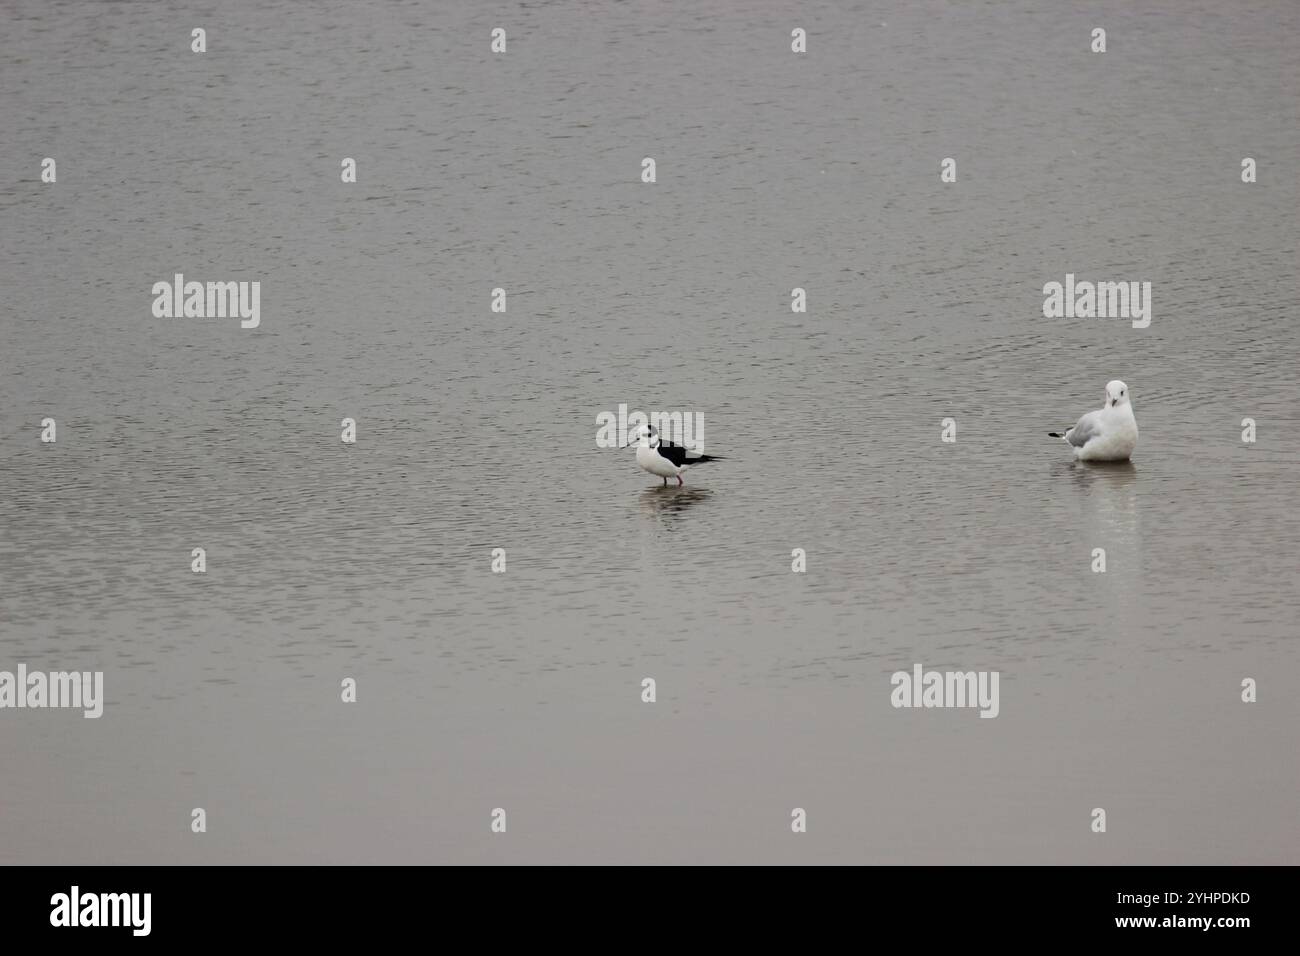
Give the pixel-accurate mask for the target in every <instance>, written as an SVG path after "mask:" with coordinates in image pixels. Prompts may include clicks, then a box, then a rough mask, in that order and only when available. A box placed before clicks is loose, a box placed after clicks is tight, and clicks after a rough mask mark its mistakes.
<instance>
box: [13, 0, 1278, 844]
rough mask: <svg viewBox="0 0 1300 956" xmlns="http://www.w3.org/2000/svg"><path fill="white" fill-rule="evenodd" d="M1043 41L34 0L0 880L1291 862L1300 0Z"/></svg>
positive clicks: (763, 18)
mask: <svg viewBox="0 0 1300 956" xmlns="http://www.w3.org/2000/svg"><path fill="white" fill-rule="evenodd" d="M1037 6H1038V7H1039V9H1035V5H1030V4H1024V3H1009V4H1002V3H980V4H961V5H957V4H952V5H949V4H931V3H921V4H911V3H908V4H902V3H899V4H886V5H885V6H884V7H882V6H881V5H879V4H866V3H863V4H858V5H856V6H852V5H842V4H831V3H814V4H811V5H809V4H775V3H771V4H769V3H763V4H740V3H714V4H708V5H695V4H669V3H663V4H659V3H628V4H599V5H597V4H548V5H531V4H522V5H512V4H506V3H503V4H497V5H493V6H492V7H491V9H486V8H485V9H479V8H477V7H472V6H470V5H461V4H422V3H394V4H391V5H387V6H385V7H384V8H382V10H381V11H376V10H375V9H372V8H370V7H366V6H358V5H356V4H351V3H330V4H318V5H312V6H310V7H307V6H303V5H298V4H290V3H286V2H283V0H274V2H269V3H257V4H252V3H247V4H243V3H241V4H231V5H222V6H220V7H219V8H214V9H212V10H204V11H201V13H198V12H194V11H192V10H190V9H188V8H186V7H184V6H182V5H172V4H166V5H158V4H147V3H105V4H86V3H61V4H46V3H38V2H19V3H11V4H7V5H6V6H5V8H4V12H3V14H0V15H2V16H3V19H4V29H3V31H0V54H2V55H0V89H3V95H2V97H0V128H3V129H4V130H5V133H6V135H5V137H4V149H3V153H2V155H0V163H2V164H3V176H0V223H3V238H2V239H0V283H2V288H3V296H4V298H3V307H2V308H0V345H2V347H0V490H2V492H3V493H2V494H0V669H12V668H13V667H14V666H16V664H17V663H18V662H23V663H26V664H27V665H28V667H29V668H32V669H37V668H43V669H69V668H75V669H81V670H96V669H100V670H103V671H104V672H105V683H106V690H107V697H108V703H107V706H106V711H105V715H104V717H103V718H102V719H101V720H98V721H87V720H83V719H82V718H81V716H80V714H79V713H72V712H55V711H46V712H33V711H22V712H15V711H6V712H4V713H3V714H0V766H2V767H3V771H2V772H0V861H3V862H9V863H73V862H76V863H143V862H179V863H210V862H217V863H227V862H334V863H342V862H541V861H554V862H654V863H666V862H837V863H843V862H883V863H920V862H951V863H976V862H996V863H1009V862H1051V863H1057V862H1088V863H1102V862H1120V863H1248V862H1249V863H1262V862H1269V863H1294V862H1296V859H1297V851H1298V850H1300V822H1298V820H1300V817H1298V815H1297V812H1296V811H1297V800H1296V794H1297V793H1298V792H1300V771H1298V770H1297V763H1296V759H1295V728H1296V726H1297V719H1298V718H1300V703H1297V701H1300V687H1297V683H1298V682H1300V681H1298V678H1300V653H1298V645H1297V640H1298V632H1297V624H1296V622H1297V619H1300V596H1298V595H1297V589H1296V568H1297V544H1298V543H1300V517H1298V516H1297V515H1298V513H1297V511H1296V508H1295V488H1296V473H1297V464H1298V463H1300V451H1297V447H1296V442H1295V434H1296V431H1297V428H1298V427H1300V413H1298V411H1297V410H1298V409H1300V385H1298V384H1297V374H1296V371H1297V368H1300V329H1298V327H1297V315H1296V302H1297V298H1298V297H1300V282H1298V280H1297V275H1298V270H1297V249H1296V240H1295V237H1296V230H1295V211H1296V207H1297V199H1298V198H1300V196H1298V195H1297V192H1298V191H1297V185H1296V183H1297V178H1296V175H1295V170H1296V161H1297V159H1298V158H1300V156H1298V155H1297V153H1298V150H1297V146H1296V138H1295V133H1294V131H1295V129H1297V128H1298V127H1300V122H1298V120H1300V115H1298V114H1300V109H1298V107H1297V104H1298V103H1300V99H1298V98H1297V95H1296V94H1297V90H1298V89H1300V84H1298V78H1300V45H1297V43H1296V36H1297V31H1300V8H1297V7H1296V6H1295V5H1294V4H1292V3H1287V2H1277V3H1260V4H1252V5H1250V6H1249V7H1248V8H1238V7H1237V6H1236V5H1234V6H1233V7H1232V9H1225V8H1223V7H1222V6H1221V5H1219V4H1215V3H1210V2H1208V0H1205V2H1202V0H1195V2H1191V3H1174V2H1163V3H1156V4H1144V5H1142V6H1141V8H1135V7H1134V6H1133V5H1131V4H1128V3H1109V4H1107V3H1103V4H1101V5H1100V6H1099V7H1098V6H1096V5H1094V7H1093V8H1090V9H1089V10H1088V11H1083V10H1078V11H1073V10H1065V9H1064V8H1061V7H1058V6H1056V5H1037ZM1094 21H1096V22H1095V23H1094ZM1097 24H1102V25H1104V26H1106V28H1107V30H1108V35H1109V40H1108V44H1109V52H1107V53H1106V54H1105V55H1104V56H1098V55H1094V54H1091V53H1089V52H1088V36H1089V33H1090V30H1091V28H1092V27H1093V26H1094V25H1097ZM496 25H500V26H503V27H505V28H506V30H507V32H508V35H509V52H508V54H507V55H505V56H492V55H491V54H490V53H489V52H488V33H489V30H490V28H491V27H492V26H496ZM798 25H802V26H805V27H806V28H807V29H808V30H809V34H810V40H809V45H810V52H809V53H808V54H807V55H805V56H795V55H793V54H791V53H790V52H789V34H790V30H791V29H792V28H793V27H794V26H798ZM195 26H203V27H205V29H206V30H207V33H208V49H209V52H208V53H206V54H204V55H202V56H200V55H196V54H193V53H191V52H189V39H188V37H189V31H190V30H191V29H192V28H193V27H195ZM45 156H53V157H55V158H56V159H57V162H58V182H57V184H55V185H52V186H51V185H42V184H41V183H40V182H39V181H38V179H39V164H40V160H41V158H42V157H45ZM344 156H350V157H355V158H356V159H357V162H358V167H359V176H358V178H359V181H358V183H357V184H355V185H347V186H345V185H343V184H342V183H340V182H339V163H340V159H341V157H344ZM645 156H653V157H655V159H656V161H657V164H658V170H657V172H658V182H657V183H655V184H654V185H645V184H642V183H641V182H640V181H639V172H640V163H641V159H642V158H643V157H645ZM949 156H951V157H954V158H956V159H957V163H958V177H959V178H958V183H957V184H955V185H946V186H945V185H942V184H940V183H939V180H938V166H939V162H940V160H941V159H942V158H944V157H949ZM1243 156H1252V157H1254V158H1255V159H1256V160H1257V162H1258V164H1259V182H1258V183H1256V184H1254V185H1249V186H1248V185H1244V184H1242V183H1241V182H1240V178H1239V168H1240V161H1241V158H1242V157H1243ZM175 272H183V273H185V274H186V276H187V277H188V278H193V279H199V280H227V279H259V280H261V282H262V298H261V309H262V325H261V327H260V328H259V329H257V330H256V331H244V330H241V329H240V328H239V324H238V322H237V321H233V320H221V319H214V320H199V319H173V320H167V319H154V318H153V317H152V315H151V313H150V304H151V302H152V296H151V295H150V294H149V290H150V288H151V286H152V284H153V283H154V282H156V281H159V280H170V278H171V277H172V275H173V274H174V273H175ZM1067 272H1072V273H1075V274H1077V275H1078V276H1079V277H1080V278H1086V279H1110V280H1129V279H1131V280H1144V281H1150V282H1151V283H1152V286H1153V318H1152V322H1151V326H1150V327H1149V328H1147V329H1145V330H1135V329H1131V328H1130V327H1129V324H1128V322H1126V321H1123V320H1074V321H1070V320H1048V319H1044V318H1043V317H1042V314H1041V308H1042V299H1043V296H1042V292H1041V289H1042V286H1043V284H1044V283H1045V282H1049V281H1063V280H1064V277H1065V274H1066V273H1067ZM498 286H500V287H503V288H505V289H506V290H507V291H508V295H509V298H508V303H509V304H508V312H507V313H505V314H493V313H491V312H490V311H489V309H488V305H489V298H490V294H491V290H492V289H493V288H494V287H498ZM796 286H799V287H803V288H805V289H807V290H808V300H809V311H808V313H807V314H806V315H796V314H793V313H791V311H790V307H789V302H790V290H791V289H792V288H794V287H796ZM1111 378H1122V379H1124V380H1125V381H1126V382H1127V383H1128V384H1129V386H1130V387H1131V388H1132V394H1133V397H1134V408H1135V411H1136V414H1137V418H1138V421H1139V424H1140V427H1141V436H1142V437H1141V443H1140V445H1139V448H1138V451H1137V454H1136V455H1135V457H1134V461H1133V463H1132V464H1131V466H1125V467H1111V468H1097V467H1085V466H1080V465H1076V464H1073V463H1072V462H1071V461H1070V460H1069V455H1068V454H1067V453H1066V450H1065V449H1064V448H1063V447H1062V446H1061V445H1060V443H1058V442H1053V441H1052V440H1051V439H1049V438H1047V437H1046V434H1045V433H1046V432H1047V431H1048V430H1051V429H1053V428H1056V427H1058V426H1061V425H1068V424H1070V423H1072V422H1073V421H1074V419H1075V418H1076V417H1077V416H1078V415H1079V414H1081V413H1082V412H1084V411H1087V410H1089V409H1091V408H1094V407H1097V405H1098V404H1099V402H1100V400H1101V395H1102V391H1103V387H1104V385H1105V383H1106V381H1107V380H1108V379H1111ZM620 403H627V404H629V405H630V406H631V407H633V408H640V409H643V410H647V411H648V410H659V409H664V410H674V409H676V410H686V411H692V412H695V413H697V414H700V415H702V416H703V417H704V419H705V423H706V430H705V436H706V444H707V450H708V451H709V453H711V454H715V455H724V456H726V457H727V461H725V462H721V463H718V464H716V465H709V466H706V467H701V468H699V469H696V470H694V471H693V472H691V473H690V474H689V475H688V476H687V484H686V486H685V488H675V487H674V488H667V489H665V488H662V487H659V486H657V483H656V481H655V480H654V479H651V478H650V476H648V475H646V474H644V473H643V472H641V471H640V470H639V469H637V467H636V465H635V462H634V461H633V456H632V452H631V451H618V450H607V449H601V448H598V447H597V446H596V442H595V435H596V416H597V414H598V413H600V412H601V411H603V410H615V409H617V407H618V405H619V404H620ZM46 416H50V417H54V418H55V419H57V421H58V441H57V443H56V444H55V445H42V444H41V443H40V442H39V440H38V435H39V423H40V421H41V419H42V418H44V417H46ZM1247 416H1249V417H1252V418H1254V419H1255V420H1256V421H1257V423H1258V441H1257V442H1256V443H1255V444H1253V445H1248V444H1243V442H1242V441H1241V439H1240V432H1241V420H1242V418H1243V417H1247ZM344 417H354V418H355V419H356V420H357V422H358V436H359V437H358V441H357V443H356V445H355V446H350V447H349V446H346V445H344V444H342V443H341V442H340V441H339V422H340V420H341V419H342V418H344ZM946 417H952V418H954V419H956V421H957V423H958V440H957V442H956V443H955V444H945V443H942V442H940V441H939V432H940V421H941V420H942V419H943V418H946ZM194 547H203V548H205V549H206V551H207V556H208V557H207V560H208V572H207V574H206V575H203V576H200V575H195V574H192V573H190V570H189V561H190V557H189V555H190V549H191V548H194ZM498 547H499V548H505V549H506V551H507V555H508V559H507V560H508V571H507V573H506V574H503V575H494V574H491V573H490V572H489V562H490V552H491V550H492V549H493V548H498ZM1097 547H1102V548H1105V549H1106V552H1107V567H1108V570H1107V573H1105V574H1104V575H1102V574H1093V573H1092V572H1091V571H1090V563H1091V552H1092V549H1093V548H1097ZM794 548H803V549H805V550H806V552H807V556H808V557H807V561H808V571H807V573H806V574H804V575H796V574H792V573H791V572H790V561H791V558H790V554H791V550H792V549H794ZM917 662H920V663H923V664H924V665H926V667H934V668H941V669H943V668H961V669H986V670H999V671H1000V672H1001V674H1002V684H1001V715H1000V716H999V717H998V719H996V720H979V719H977V718H976V716H975V713H974V712H970V711H963V712H953V711H924V712H922V711H898V710H894V709H893V708H891V707H890V706H889V690H890V686H889V675H890V674H891V673H892V672H893V671H895V670H899V669H908V670H910V668H911V666H912V665H913V664H914V663H917ZM347 676H351V677H355V678H356V679H357V681H358V702H357V703H356V704H355V705H352V706H344V705H343V704H341V703H340V701H339V682H340V681H341V680H342V679H343V678H344V677H347ZM646 676H651V677H654V678H655V679H656V680H657V682H658V693H659V701H658V703H657V704H655V705H654V706H648V705H645V704H642V703H641V702H640V681H641V679H642V678H643V677H646ZM1245 677H1253V678H1255V679H1257V680H1258V681H1259V687H1260V689H1259V702H1258V703H1257V704H1255V705H1251V706H1247V705H1244V704H1242V703H1240V701H1239V694H1240V682H1241V680H1242V679H1243V678H1245ZM200 806H201V807H204V808H205V809H206V811H207V813H208V821H209V832H208V833H207V834H205V835H202V836H199V835H194V834H191V833H190V832H189V818H190V809H191V808H192V807H200ZM795 806H800V807H805V808H807V810H808V812H809V832H808V833H807V834H806V836H805V837H801V838H800V839H798V840H795V839H793V838H792V837H791V836H790V834H789V814H790V809H791V808H792V807H795ZM1097 806H1101V807H1105V808H1106V809H1107V812H1108V814H1109V818H1110V819H1109V831H1108V833H1107V834H1106V835H1105V836H1097V835H1095V834H1092V833H1091V832H1090V831H1089V828H1088V823H1089V816H1088V815H1089V812H1090V811H1091V809H1092V808H1093V807H1097ZM494 807H504V808H506V809H507V811H508V813H509V833H508V835H507V837H505V838H494V837H492V835H491V834H490V833H489V830H488V815H489V813H490V811H491V809H492V808H494Z"/></svg>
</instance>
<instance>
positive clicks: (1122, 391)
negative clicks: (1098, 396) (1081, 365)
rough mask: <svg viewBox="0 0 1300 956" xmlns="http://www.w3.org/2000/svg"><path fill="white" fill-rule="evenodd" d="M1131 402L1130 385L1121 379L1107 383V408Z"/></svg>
mask: <svg viewBox="0 0 1300 956" xmlns="http://www.w3.org/2000/svg"><path fill="white" fill-rule="evenodd" d="M1128 403H1129V394H1128V386H1127V385H1125V384H1124V383H1123V382H1121V381H1120V380H1119V379H1115V380H1114V381H1111V382H1107V383H1106V404H1105V406H1104V407H1106V408H1119V407H1120V406H1122V405H1127V404H1128Z"/></svg>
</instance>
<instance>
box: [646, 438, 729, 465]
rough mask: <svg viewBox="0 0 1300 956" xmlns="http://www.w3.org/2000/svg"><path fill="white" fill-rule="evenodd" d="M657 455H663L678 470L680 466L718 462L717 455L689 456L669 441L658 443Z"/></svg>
mask: <svg viewBox="0 0 1300 956" xmlns="http://www.w3.org/2000/svg"><path fill="white" fill-rule="evenodd" d="M659 454H661V455H663V456H664V457H665V458H667V459H668V460H669V461H671V462H672V463H673V464H674V465H676V466H677V467H678V468H680V467H681V466H682V465H701V464H703V463H704V462H706V461H718V456H717V455H694V456H692V455H690V454H689V453H688V452H687V451H686V449H685V448H683V447H682V446H681V445H674V444H673V443H672V442H670V441H662V440H661V441H660V442H659Z"/></svg>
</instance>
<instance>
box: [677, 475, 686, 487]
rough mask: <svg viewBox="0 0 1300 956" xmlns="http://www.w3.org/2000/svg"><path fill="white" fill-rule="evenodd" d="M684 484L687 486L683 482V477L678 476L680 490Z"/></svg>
mask: <svg viewBox="0 0 1300 956" xmlns="http://www.w3.org/2000/svg"><path fill="white" fill-rule="evenodd" d="M684 484H686V482H684V481H682V476H681V475H678V476H677V486H678V487H679V488H680V487H681V486H682V485H684Z"/></svg>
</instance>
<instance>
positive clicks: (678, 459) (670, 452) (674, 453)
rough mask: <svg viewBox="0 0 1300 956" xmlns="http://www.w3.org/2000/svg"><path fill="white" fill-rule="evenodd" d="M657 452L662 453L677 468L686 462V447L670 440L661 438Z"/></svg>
mask: <svg viewBox="0 0 1300 956" xmlns="http://www.w3.org/2000/svg"><path fill="white" fill-rule="evenodd" d="M659 454H661V455H663V456H664V457H665V458H667V459H668V460H669V461H671V462H672V463H673V464H674V465H676V466H677V467H678V468H680V467H681V466H682V465H684V464H686V449H685V448H683V447H682V446H681V445H674V444H673V443H672V442H670V441H662V440H661V441H660V442H659Z"/></svg>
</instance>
